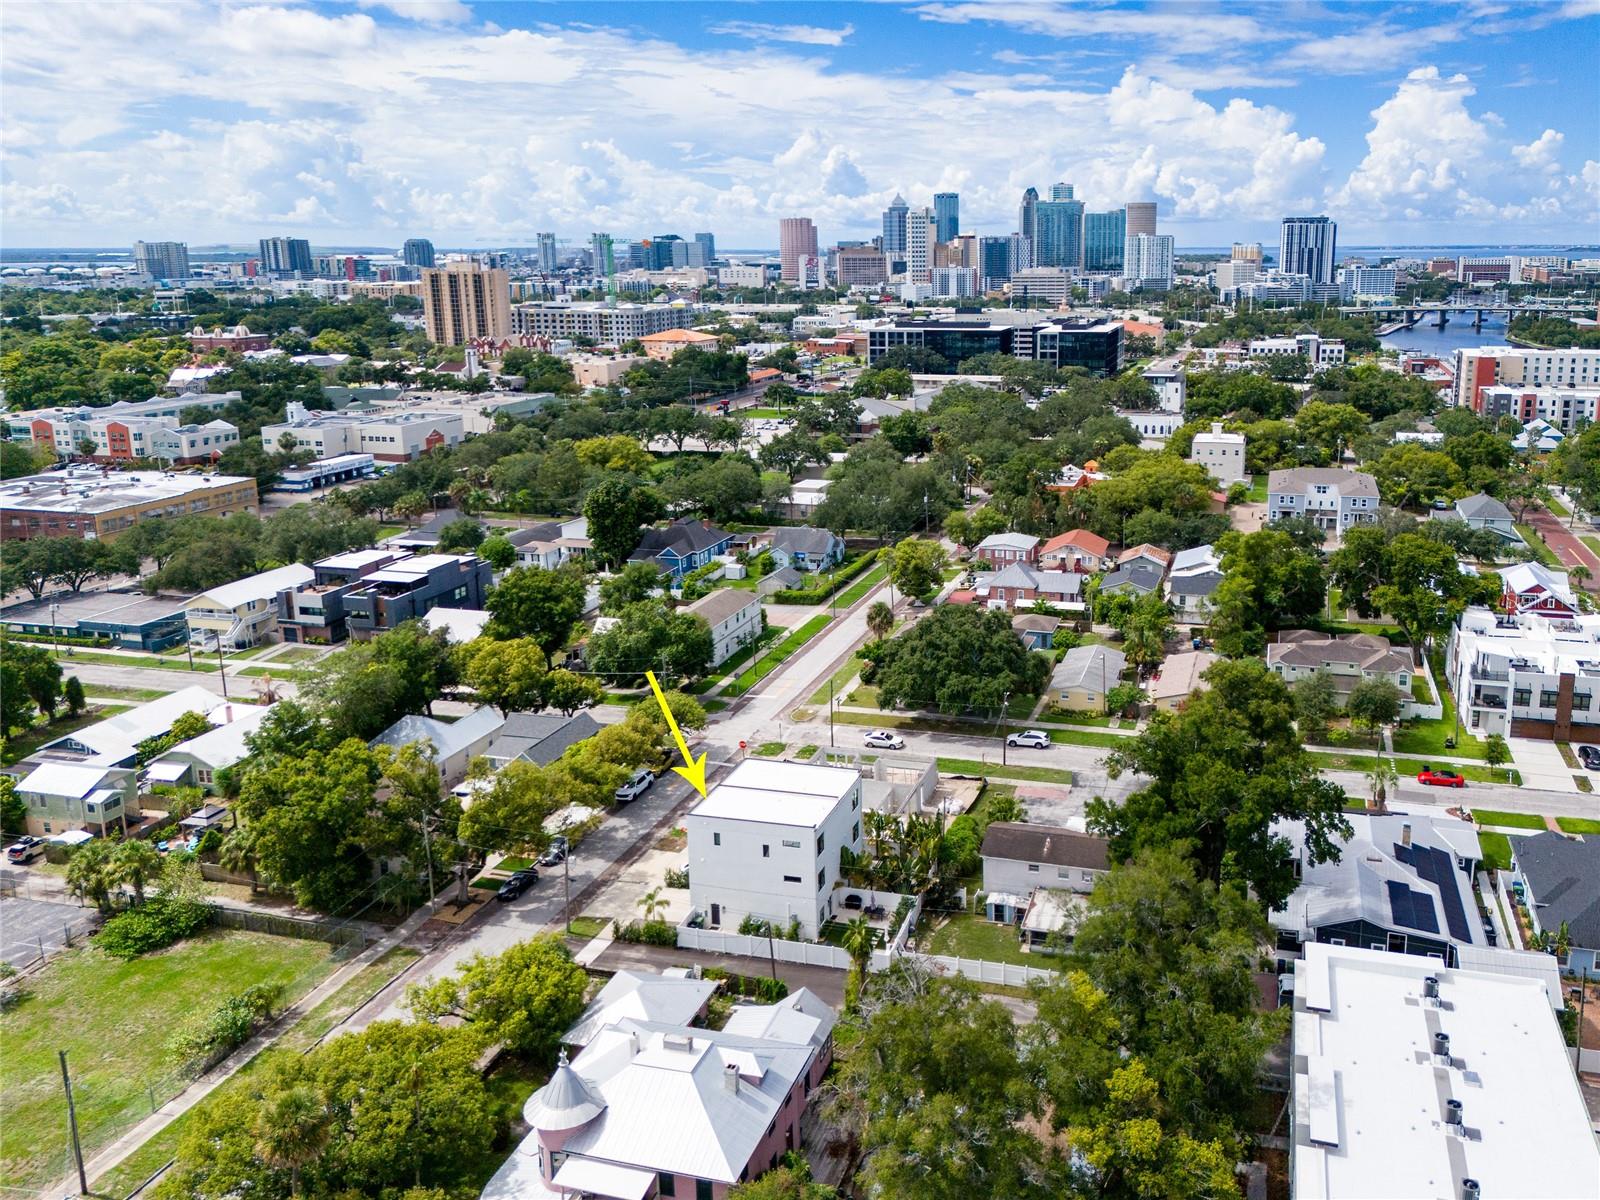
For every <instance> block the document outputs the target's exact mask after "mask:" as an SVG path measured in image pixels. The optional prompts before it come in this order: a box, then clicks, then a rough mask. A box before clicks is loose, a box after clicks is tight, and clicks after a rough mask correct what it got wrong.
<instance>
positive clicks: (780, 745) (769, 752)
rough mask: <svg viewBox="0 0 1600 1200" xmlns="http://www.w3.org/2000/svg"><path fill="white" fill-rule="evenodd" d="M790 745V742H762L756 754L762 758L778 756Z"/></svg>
mask: <svg viewBox="0 0 1600 1200" xmlns="http://www.w3.org/2000/svg"><path fill="white" fill-rule="evenodd" d="M788 745H789V743H788V742H762V743H761V745H759V746H757V747H756V754H757V755H758V756H759V757H761V758H776V757H777V756H778V755H780V754H782V753H783V752H784V750H785V749H786V748H787V747H788Z"/></svg>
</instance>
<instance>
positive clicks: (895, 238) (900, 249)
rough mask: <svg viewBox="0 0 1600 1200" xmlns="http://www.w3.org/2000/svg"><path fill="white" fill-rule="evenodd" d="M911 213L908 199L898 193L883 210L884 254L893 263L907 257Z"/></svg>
mask: <svg viewBox="0 0 1600 1200" xmlns="http://www.w3.org/2000/svg"><path fill="white" fill-rule="evenodd" d="M910 211H911V206H910V205H908V204H907V203H906V198H905V197H904V196H902V195H900V193H898V192H896V193H895V197H894V199H893V200H891V201H889V207H888V208H886V209H884V210H883V252H884V254H885V255H887V256H888V258H889V260H890V261H891V262H893V261H894V260H896V259H904V258H905V256H906V214H907V213H908V212H910ZM890 269H891V270H892V269H893V268H890Z"/></svg>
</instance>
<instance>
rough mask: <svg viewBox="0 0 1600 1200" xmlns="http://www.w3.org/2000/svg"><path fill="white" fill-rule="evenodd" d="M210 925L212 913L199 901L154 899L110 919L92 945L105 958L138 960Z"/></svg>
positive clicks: (161, 896) (159, 897)
mask: <svg viewBox="0 0 1600 1200" xmlns="http://www.w3.org/2000/svg"><path fill="white" fill-rule="evenodd" d="M210 921H211V909H210V907H209V906H208V905H206V904H204V903H202V902H201V901H198V900H187V899H181V898H178V897H173V896H166V895H157V896H152V897H150V899H148V900H146V901H145V902H144V903H143V904H142V905H140V906H139V907H138V908H130V909H129V910H128V911H127V912H124V913H118V914H117V915H116V916H114V917H112V918H111V919H110V920H109V921H107V922H106V923H105V927H104V928H103V929H101V930H100V932H99V933H98V934H96V935H95V941H96V942H97V943H99V946H100V948H101V949H102V950H104V951H105V952H106V953H107V954H111V955H114V956H116V957H117V958H137V957H138V956H139V955H141V954H148V953H150V951H152V950H160V949H161V948H162V947H163V946H170V945H172V943H173V942H176V941H179V940H181V939H183V938H186V937H191V936H192V935H194V934H196V933H199V932H200V930H202V929H204V928H205V927H206V925H207V924H209V923H210Z"/></svg>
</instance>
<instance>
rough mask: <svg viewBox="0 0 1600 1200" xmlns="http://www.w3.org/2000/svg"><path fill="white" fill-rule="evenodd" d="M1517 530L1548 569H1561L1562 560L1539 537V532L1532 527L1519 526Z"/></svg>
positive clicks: (1516, 527)
mask: <svg viewBox="0 0 1600 1200" xmlns="http://www.w3.org/2000/svg"><path fill="white" fill-rule="evenodd" d="M1515 529H1516V531H1517V532H1518V533H1520V534H1521V535H1522V540H1523V541H1525V542H1527V543H1528V545H1529V547H1530V548H1531V549H1532V550H1533V555H1534V557H1535V558H1537V559H1538V560H1539V561H1540V562H1542V563H1543V564H1544V565H1545V566H1547V567H1555V568H1557V569H1560V567H1561V560H1560V559H1559V558H1557V557H1556V555H1555V552H1554V551H1553V550H1551V549H1550V547H1549V546H1546V545H1545V544H1544V539H1543V538H1541V537H1540V536H1539V533H1538V530H1536V529H1534V527H1533V526H1532V525H1517V526H1515Z"/></svg>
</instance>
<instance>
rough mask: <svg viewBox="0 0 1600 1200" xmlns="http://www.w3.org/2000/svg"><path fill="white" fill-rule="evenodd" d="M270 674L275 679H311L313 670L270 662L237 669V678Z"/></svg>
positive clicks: (235, 673)
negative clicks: (303, 669)
mask: <svg viewBox="0 0 1600 1200" xmlns="http://www.w3.org/2000/svg"><path fill="white" fill-rule="evenodd" d="M268 675H270V676H272V678H274V679H309V678H310V677H311V672H309V671H297V670H295V668H293V667H280V666H278V664H277V663H268V664H267V665H266V666H264V667H245V668H244V669H243V670H240V671H235V672H234V673H233V676H234V678H235V679H240V678H243V679H265V678H266V677H267V676H268Z"/></svg>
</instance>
